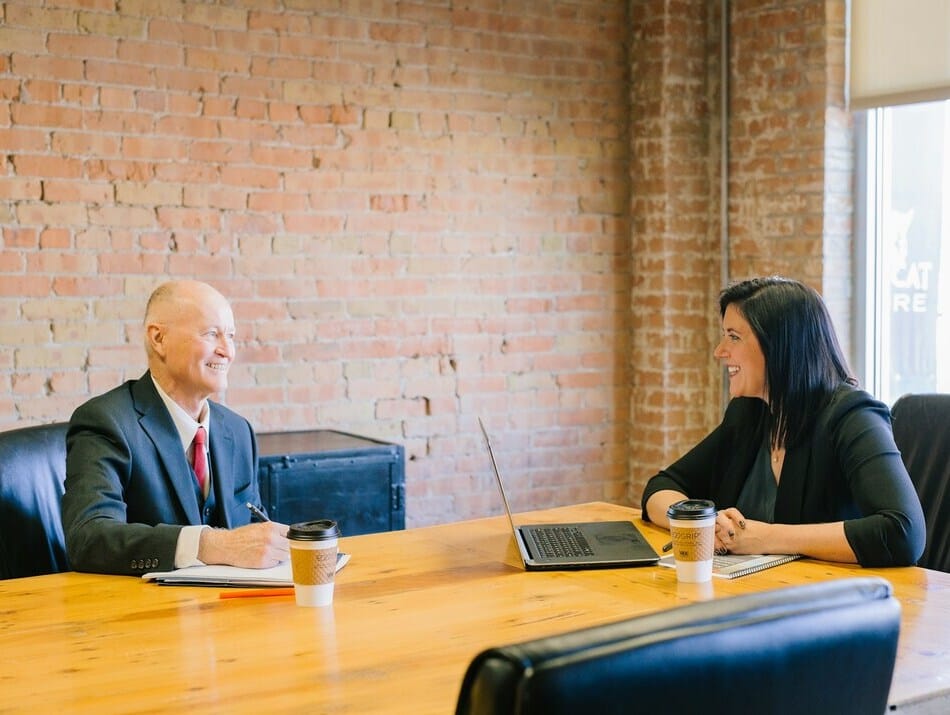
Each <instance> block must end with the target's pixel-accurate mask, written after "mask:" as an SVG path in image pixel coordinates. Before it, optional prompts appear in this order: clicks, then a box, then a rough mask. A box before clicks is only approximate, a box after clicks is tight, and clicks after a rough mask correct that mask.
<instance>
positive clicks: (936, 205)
mask: <svg viewBox="0 0 950 715" xmlns="http://www.w3.org/2000/svg"><path fill="white" fill-rule="evenodd" d="M856 119H857V121H856V129H857V132H856V136H857V139H858V152H857V156H858V172H857V186H858V187H862V186H863V187H864V190H863V191H860V190H859V191H858V192H857V194H858V201H857V212H856V217H857V221H856V227H857V230H856V234H855V236H856V238H855V248H856V258H857V260H856V268H857V270H856V272H855V273H856V275H858V276H859V281H858V290H857V291H856V296H857V304H858V311H857V312H858V316H857V318H858V319H857V320H856V321H855V324H856V326H857V329H858V330H859V331H861V332H863V335H858V336H857V338H858V339H857V340H855V345H859V346H864V352H863V354H861V355H858V356H856V357H857V360H856V365H855V367H856V368H857V370H858V373H859V377H860V379H861V383H862V384H863V385H864V386H865V387H866V389H868V390H869V391H870V392H872V393H874V394H875V395H876V396H877V397H878V398H879V399H881V400H883V401H885V402H887V403H888V404H893V403H894V401H895V400H896V399H897V398H898V397H900V396H901V395H902V394H905V393H908V392H950V102H948V101H942V102H932V103H926V104H913V105H906V106H899V107H886V108H881V109H872V110H868V111H867V112H864V113H861V114H859V115H857V117H856ZM862 266H863V270H862ZM862 274H863V275H862Z"/></svg>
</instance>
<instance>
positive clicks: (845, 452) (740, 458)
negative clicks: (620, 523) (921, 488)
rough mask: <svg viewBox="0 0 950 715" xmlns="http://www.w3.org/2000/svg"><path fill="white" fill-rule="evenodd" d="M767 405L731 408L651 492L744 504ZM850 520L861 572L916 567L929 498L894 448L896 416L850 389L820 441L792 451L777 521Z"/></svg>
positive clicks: (835, 400)
mask: <svg viewBox="0 0 950 715" xmlns="http://www.w3.org/2000/svg"><path fill="white" fill-rule="evenodd" d="M767 409H768V407H767V405H766V404H765V402H763V401H762V400H759V399H755V398H747V397H737V398H734V399H733V400H731V401H730V402H729V405H728V407H727V408H726V413H725V415H724V416H723V419H722V422H721V423H720V424H719V426H718V427H717V428H716V429H715V430H713V431H712V432H711V433H710V434H709V435H708V436H707V437H706V438H705V439H704V440H703V441H702V442H700V443H699V444H698V445H696V446H695V447H694V448H693V449H692V450H690V451H689V452H688V453H686V454H685V455H684V456H683V457H681V458H680V459H679V460H678V461H676V462H675V463H674V464H672V465H671V466H670V467H668V468H667V469H665V470H663V471H661V472H660V473H659V474H656V475H655V476H653V477H652V478H651V479H650V480H649V481H648V482H647V485H646V488H645V489H644V492H643V499H642V505H643V515H644V518H646V516H647V515H646V503H647V500H648V499H649V498H650V496H651V495H653V494H654V493H656V492H657V491H660V490H661V489H674V490H676V491H679V492H682V493H684V494H686V495H687V496H689V497H690V498H694V499H712V500H713V501H714V502H715V503H716V506H717V507H718V508H720V509H725V508H727V507H731V506H735V505H736V501H737V500H738V498H739V493H740V491H741V490H742V486H743V485H744V484H745V481H746V479H747V478H748V476H749V472H750V471H751V469H752V464H753V462H754V461H755V457H756V454H757V453H758V450H759V449H760V448H761V447H762V444H763V441H764V440H765V438H766V429H767V417H768V415H767ZM835 521H844V532H845V536H846V537H847V539H848V543H849V544H850V545H851V548H852V549H853V550H854V553H855V555H856V556H857V558H858V563H860V564H861V565H862V566H907V565H911V564H914V563H916V562H917V559H919V558H920V555H921V553H922V552H923V549H924V540H925V538H926V525H925V523H924V515H923V511H922V510H921V508H920V500H919V499H918V498H917V493H916V492H915V491H914V486H913V484H912V483H911V481H910V477H909V476H908V475H907V470H906V469H905V467H904V463H903V462H902V461H901V455H900V452H899V451H898V449H897V446H896V445H895V444H894V435H893V433H892V431H891V422H890V411H889V410H888V409H887V406H886V405H885V404H884V403H882V402H879V401H877V400H875V399H874V398H873V397H871V395H869V394H868V393H867V392H864V391H863V390H859V389H857V388H854V387H852V386H850V385H842V386H841V387H839V388H838V389H837V390H836V391H835V393H834V394H833V396H832V398H831V400H830V401H829V403H828V404H827V405H826V406H825V407H824V408H823V409H822V410H821V412H820V413H819V414H818V415H817V416H816V419H815V427H814V429H813V430H812V434H811V436H810V437H809V438H808V439H806V440H804V441H803V442H802V443H800V444H798V445H795V446H792V447H789V448H788V449H787V450H786V453H785V462H784V464H783V467H782V479H781V481H780V482H779V485H778V493H777V494H776V499H775V523H777V524H820V523H827V522H835Z"/></svg>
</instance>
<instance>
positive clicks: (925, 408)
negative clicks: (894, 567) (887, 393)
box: [891, 394, 950, 573]
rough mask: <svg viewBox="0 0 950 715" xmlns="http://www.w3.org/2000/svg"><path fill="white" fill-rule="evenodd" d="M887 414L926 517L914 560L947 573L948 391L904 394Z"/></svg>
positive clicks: (949, 498) (949, 540) (949, 517)
mask: <svg viewBox="0 0 950 715" xmlns="http://www.w3.org/2000/svg"><path fill="white" fill-rule="evenodd" d="M891 417H892V419H893V422H894V441H895V442H896V443H897V448H898V449H899V450H900V451H901V457H902V458H903V460H904V466H905V467H907V472H908V473H909V474H910V479H911V481H912V482H913V483H914V488H915V489H916V490H917V495H918V496H919V497H920V505H921V506H922V507H923V509H924V518H925V519H926V521H927V544H926V546H925V547H924V554H923V556H921V557H920V561H918V562H917V564H918V565H919V566H923V567H925V568H928V569H937V570H939V571H946V572H947V573H950V395H941V394H920V395H904V396H902V397H900V398H899V399H898V400H897V402H895V403H894V406H893V407H892V408H891Z"/></svg>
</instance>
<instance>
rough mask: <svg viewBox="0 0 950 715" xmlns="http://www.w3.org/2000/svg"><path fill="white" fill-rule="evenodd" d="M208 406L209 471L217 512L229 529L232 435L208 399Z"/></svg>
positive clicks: (219, 412) (232, 485)
mask: <svg viewBox="0 0 950 715" xmlns="http://www.w3.org/2000/svg"><path fill="white" fill-rule="evenodd" d="M208 406H209V408H210V409H211V431H210V437H211V470H212V471H211V473H212V475H213V484H214V491H215V497H216V500H217V502H218V513H219V514H221V518H222V519H223V520H224V524H222V526H224V527H225V528H229V529H230V528H231V526H232V524H233V519H232V514H231V513H230V509H231V508H232V506H233V504H232V502H233V501H234V500H233V498H232V499H228V498H227V496H226V495H231V494H233V493H234V435H233V434H232V432H231V428H230V426H229V425H228V423H227V422H226V421H225V419H224V417H223V416H222V414H221V411H220V410H219V409H218V407H217V405H215V404H214V403H213V402H210V401H209V403H208Z"/></svg>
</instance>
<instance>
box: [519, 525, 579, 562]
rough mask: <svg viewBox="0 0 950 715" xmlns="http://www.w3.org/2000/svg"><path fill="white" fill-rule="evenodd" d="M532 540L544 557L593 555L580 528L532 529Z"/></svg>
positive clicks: (551, 527) (553, 527) (550, 527)
mask: <svg viewBox="0 0 950 715" xmlns="http://www.w3.org/2000/svg"><path fill="white" fill-rule="evenodd" d="M532 534H533V535H534V541H535V543H536V545H537V547H538V550H539V551H540V552H541V556H543V557H544V558H548V559H551V558H563V557H565V556H569V557H579V556H593V555H594V552H593V550H592V549H591V548H590V544H588V543H587V539H585V538H584V535H583V534H582V533H581V530H580V529H578V528H576V527H571V526H549V527H544V528H537V527H535V528H534V529H532Z"/></svg>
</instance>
